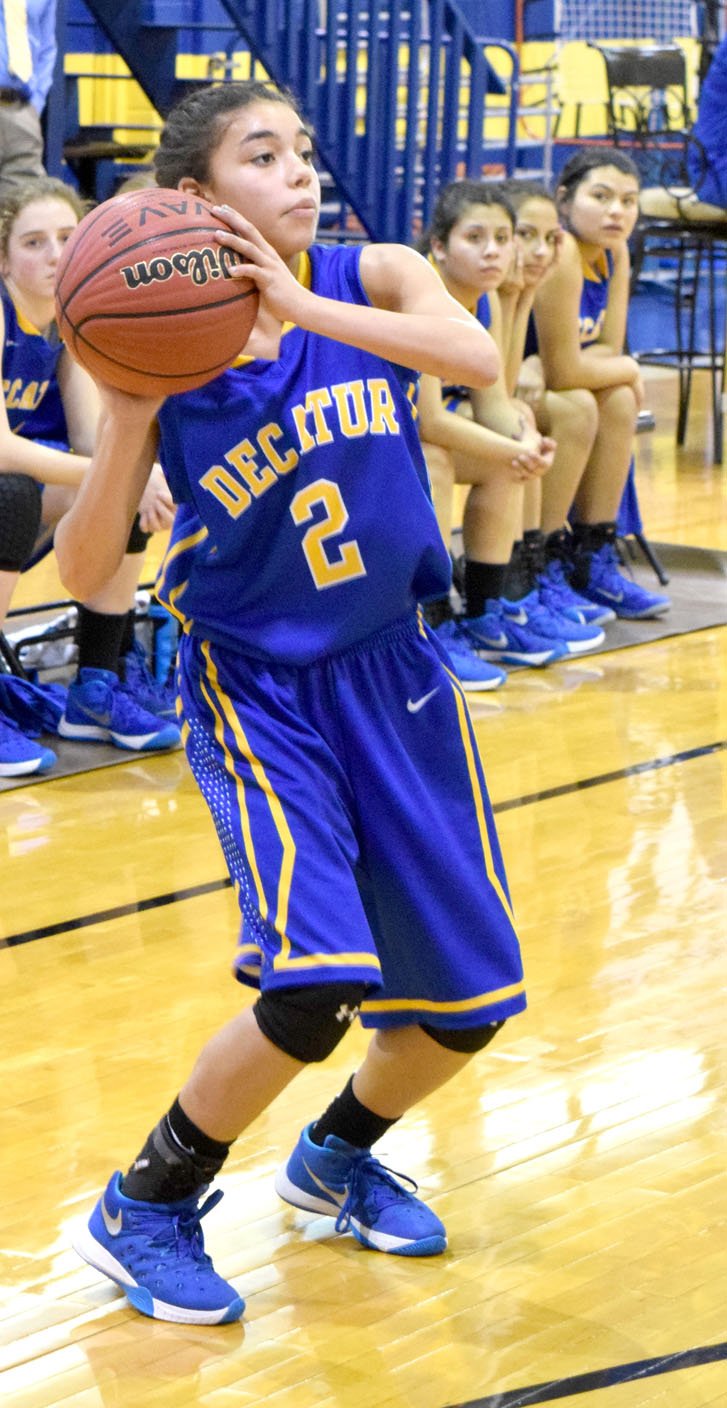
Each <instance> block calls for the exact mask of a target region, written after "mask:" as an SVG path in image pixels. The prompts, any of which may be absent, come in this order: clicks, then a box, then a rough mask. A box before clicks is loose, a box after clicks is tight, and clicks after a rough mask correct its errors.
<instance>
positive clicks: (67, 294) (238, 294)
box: [56, 189, 258, 396]
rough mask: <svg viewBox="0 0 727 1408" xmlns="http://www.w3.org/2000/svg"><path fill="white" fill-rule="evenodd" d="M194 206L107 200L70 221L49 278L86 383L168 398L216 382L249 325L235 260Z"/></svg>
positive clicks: (252, 308)
mask: <svg viewBox="0 0 727 1408" xmlns="http://www.w3.org/2000/svg"><path fill="white" fill-rule="evenodd" d="M226 228H227V227H226V226H225V224H224V222H223V221H222V220H219V219H218V217H217V216H216V215H213V213H212V207H211V206H210V205H209V204H208V202H207V201H205V200H202V199H201V198H200V197H199V196H192V195H187V194H185V193H184V192H183V191H173V190H155V189H146V190H141V191H130V192H129V193H128V194H127V195H122V196H114V197H112V199H111V200H107V201H105V202H104V203H103V205H100V206H98V207H97V208H96V209H95V210H92V211H91V212H90V214H88V215H86V216H85V217H84V218H83V220H81V221H80V223H79V225H78V226H77V228H76V229H75V230H74V232H73V234H72V236H71V238H70V239H69V241H68V243H67V244H66V246H65V248H64V250H63V254H62V256H61V259H60V261H59V265H58V273H57V277H56V317H57V320H58V329H59V332H60V335H61V337H62V338H63V341H64V342H65V344H66V346H67V347H68V350H69V352H70V353H71V355H72V356H73V357H75V358H76V360H77V361H78V362H80V363H81V366H83V367H85V368H86V370H87V371H89V372H90V373H91V375H92V376H98V377H99V378H101V379H102V380H103V381H107V382H109V383H110V384H111V385H112V386H117V387H119V388H120V389H121V390H122V391H133V392H136V393H138V394H140V395H146V396H157V395H163V396H167V395H173V394H174V393H175V392H177V391H191V390H192V389H193V387H195V386H203V385H204V383H205V382H206V381H210V380H211V379H212V377H215V376H217V375H219V373H220V372H222V371H224V369H225V368H226V367H228V366H229V365H230V363H231V362H233V361H234V359H235V357H236V356H237V355H238V353H239V352H241V351H242V349H243V347H244V346H245V343H246V341H247V339H248V337H249V335H250V332H251V330H252V327H253V324H254V322H255V318H256V315H257V306H258V295H257V289H256V288H255V285H254V284H253V283H252V282H251V281H250V280H249V279H235V278H233V277H232V275H231V270H232V269H233V268H234V266H235V265H236V264H239V263H241V262H242V261H241V259H240V256H239V255H238V254H237V253H236V252H235V251H234V250H231V249H227V248H226V247H225V246H224V245H221V244H218V243H217V241H216V240H215V238H214V232H215V230H219V229H226Z"/></svg>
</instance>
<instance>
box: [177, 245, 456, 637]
mask: <svg viewBox="0 0 727 1408" xmlns="http://www.w3.org/2000/svg"><path fill="white" fill-rule="evenodd" d="M360 256H361V250H360V248H348V247H338V248H323V247H320V246H314V247H313V248H312V249H311V250H310V251H309V254H308V255H304V256H302V258H301V266H302V267H301V274H300V277H301V280H302V282H304V283H305V284H306V285H307V286H308V287H311V288H312V289H313V291H314V292H315V293H318V294H321V295H322V296H324V297H330V298H335V299H338V300H341V301H344V302H350V303H358V304H367V303H368V299H367V297H366V294H365V291H364V289H363V286H362V283H361V279H360V275H359V260H360ZM416 392H417V375H416V373H414V372H412V371H410V370H408V369H406V368H404V367H399V366H395V365H393V364H392V363H390V362H388V361H385V360H384V359H382V358H380V357H377V356H374V355H372V354H371V353H368V352H362V351H360V350H359V349H357V348H355V347H348V346H344V345H343V344H342V343H339V342H335V341H333V340H331V339H329V338H326V337H322V336H320V335H319V334H316V333H311V332H307V331H306V330H304V329H303V328H299V327H297V326H294V325H286V326H285V327H284V329H283V334H282V337H281V342H280V353H279V357H278V359H277V360H275V361H267V360H264V359H261V358H256V359H252V358H246V357H244V356H242V357H240V358H239V359H238V362H237V363H236V364H235V365H234V366H233V367H232V368H230V369H229V370H228V371H226V372H224V373H223V374H222V375H221V376H219V377H216V378H215V380H214V381H211V382H209V383H208V384H207V385H206V386H203V387H201V388H200V389H199V390H196V391H190V392H185V393H183V394H181V395H178V396H172V397H170V398H169V399H168V400H167V401H166V402H165V404H164V406H163V408H162V411H161V414H160V417H159V420H160V428H161V446H160V459H161V462H162V465H163V467H164V470H165V473H166V475H167V478H168V481H169V485H170V488H171V491H172V494H173V496H174V499H175V501H176V503H177V504H178V505H179V509H178V512H177V516H176V520H175V525H174V528H173V531H172V535H171V539H170V546H169V550H168V552H167V555H166V559H165V562H164V564H163V566H162V571H161V574H160V579H159V583H158V593H159V596H160V598H161V599H162V601H163V602H164V603H165V604H166V605H167V606H168V607H169V608H170V609H171V610H172V611H173V612H174V613H175V614H176V615H177V616H178V617H179V618H180V620H182V622H183V623H184V627H185V629H186V631H187V632H188V633H192V634H194V635H196V636H198V637H200V638H202V639H205V640H210V641H212V642H213V643H216V644H218V645H226V646H230V647H232V648H233V649H237V650H240V651H243V652H244V653H246V654H247V655H254V656H255V655H256V656H258V657H260V658H263V659H276V660H279V661H283V662H286V663H288V664H292V665H305V664H308V663H309V662H311V661H313V660H315V659H318V658H320V657H321V656H322V655H329V654H331V653H334V652H336V651H339V650H341V649H344V648H346V647H348V646H350V645H352V644H354V643H356V642H357V641H359V640H362V639H364V638H366V637H368V636H370V635H371V634H373V633H374V632H376V631H378V630H381V629H382V628H384V627H386V626H388V625H389V624H391V623H392V622H393V621H396V620H399V619H401V618H403V617H405V616H410V615H411V614H412V613H413V612H414V610H415V607H416V603H417V602H418V601H422V600H426V599H427V598H429V597H438V596H442V595H444V594H446V592H447V591H448V590H449V583H450V561H449V555H448V553H447V552H446V549H445V547H444V544H443V543H442V539H441V536H440V533H439V529H438V527H437V521H436V518H435V515H434V510H433V507H432V503H431V497H430V493H429V483H428V478H427V472H426V467H425V464H424V459H423V456H422V453H421V448H420V445H419V438H418V435H417V429H416V424H415V418H416Z"/></svg>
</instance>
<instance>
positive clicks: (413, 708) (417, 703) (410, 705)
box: [306, 685, 439, 1168]
mask: <svg viewBox="0 0 727 1408" xmlns="http://www.w3.org/2000/svg"><path fill="white" fill-rule="evenodd" d="M435 694H439V685H437V688H436V689H430V691H429V693H428V694H423V695H422V697H421V699H407V701H406V707H407V710H408V711H409V713H410V714H418V713H419V710H420V709H423V708H424V705H425V704H428V703H429V700H430V699H433V698H434V696H435ZM307 1167H308V1165H307V1164H306V1168H307Z"/></svg>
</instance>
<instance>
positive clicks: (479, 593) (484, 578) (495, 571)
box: [464, 557, 507, 616]
mask: <svg viewBox="0 0 727 1408" xmlns="http://www.w3.org/2000/svg"><path fill="white" fill-rule="evenodd" d="M506 572H507V563H506V562H474V561H473V560H472V558H470V557H468V558H467V559H466V560H465V564H464V594H465V597H466V600H467V615H468V616H481V615H482V613H483V611H484V609H485V602H487V601H497V599H498V597H501V596H502V595H503V592H504V589H505V574H506Z"/></svg>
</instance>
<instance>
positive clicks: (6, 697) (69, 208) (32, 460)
mask: <svg viewBox="0 0 727 1408" xmlns="http://www.w3.org/2000/svg"><path fill="white" fill-rule="evenodd" d="M82 213H83V207H82V204H81V202H80V200H79V198H78V195H77V194H76V192H75V191H74V190H73V188H72V187H70V186H67V185H64V183H63V182H61V181H57V180H54V179H53V178H51V177H42V178H39V179H38V180H37V181H32V182H30V183H28V184H27V185H25V186H20V187H18V188H17V189H15V190H13V191H12V192H10V193H8V195H7V196H6V197H5V200H4V203H3V207H2V211H1V212H0V265H1V272H2V283H1V284H0V345H1V346H2V376H3V392H4V395H3V397H2V399H1V400H0V628H2V625H3V623H4V621H5V617H6V614H7V611H8V609H9V607H10V603H11V599H12V595H13V591H14V589H15V586H16V583H17V580H18V576H19V574H20V572H21V571H22V570H23V569H24V568H26V567H27V565H28V564H29V562H30V561H31V560H32V559H33V556H34V554H36V553H37V552H38V550H39V546H40V545H42V544H43V542H44V541H46V542H47V541H48V540H49V539H50V537H52V531H53V527H54V525H55V523H56V522H57V521H58V519H59V518H60V516H61V515H62V514H63V513H64V512H65V510H66V509H67V508H68V506H69V504H70V502H71V501H72V499H73V496H74V494H75V492H76V489H77V487H78V485H79V483H80V481H81V479H82V477H83V474H84V472H85V470H86V469H87V468H88V465H89V463H90V454H91V450H92V446H93V437H94V431H95V426H96V420H97V416H98V396H97V392H96V388H95V386H94V384H93V382H92V380H91V378H90V377H89V376H88V375H87V373H86V372H84V371H83V370H82V368H81V367H79V366H78V365H77V364H76V363H75V362H73V361H72V360H71V358H70V357H69V356H68V354H67V352H66V351H65V349H64V347H63V344H62V343H61V342H60V340H59V337H58V333H57V330H56V326H55V322H54V305H53V291H54V282H55V274H56V269H57V266H58V260H59V258H60V255H61V252H62V250H63V247H64V245H65V243H66V241H67V240H68V239H69V238H70V235H71V234H72V232H73V230H74V228H75V226H76V224H77V223H78V219H79V215H81V214H82ZM170 509H171V500H170V498H169V493H168V490H167V487H166V484H165V482H164V478H163V476H162V474H161V470H160V469H159V468H158V466H157V468H156V469H155V471H154V475H153V476H152V480H151V483H150V485H149V486H148V487H147V489H146V491H145V498H144V500H143V503H142V506H141V515H142V519H143V522H144V526H145V528H147V529H154V528H163V527H165V526H168V525H169V523H170V522H171V513H170ZM147 536H148V534H147V533H146V532H145V531H142V528H141V527H140V526H139V523H138V522H137V523H136V524H135V526H134V529H133V530H132V534H131V535H130V539H129V551H128V552H127V554H126V556H125V557H124V558H123V560H122V561H121V562H120V564H119V565H118V567H117V568H116V569H115V571H114V573H113V575H111V576H110V577H109V579H108V580H106V581H104V582H102V583H100V584H99V585H98V587H97V588H96V589H95V590H94V593H93V594H92V595H91V596H88V597H85V598H84V599H83V600H82V601H81V602H79V604H78V607H79V628H78V636H79V674H78V677H77V680H76V681H74V683H73V684H72V685H71V688H70V690H69V693H68V698H67V700H66V705H65V711H64V714H63V717H62V718H60V720H59V719H58V717H57V716H53V715H52V709H51V701H50V700H45V699H44V698H43V691H42V689H38V690H37V691H36V690H34V689H32V688H31V687H30V686H27V685H26V684H25V682H23V681H18V680H17V679H16V678H15V676H1V677H0V777H15V776H22V775H26V774H32V773H36V772H44V771H46V770H47V769H48V768H49V767H51V766H52V765H53V763H54V762H55V754H54V753H53V751H52V750H51V749H50V748H45V747H44V746H43V745H42V744H41V743H39V742H38V741H37V738H36V737H30V736H28V733H27V732H26V731H25V730H26V729H27V728H28V727H29V724H30V723H31V722H36V719H35V713H34V711H35V710H37V711H39V720H38V721H39V722H40V724H41V726H43V724H46V725H47V724H48V723H52V724H53V725H55V726H58V728H59V731H60V732H62V733H67V734H68V735H69V736H72V737H76V738H79V739H96V738H99V737H101V736H103V737H104V738H108V737H109V736H110V735H111V736H112V741H114V742H117V743H118V744H119V746H122V747H127V748H134V749H136V748H142V747H144V746H147V747H148V746H152V744H154V745H156V746H160V745H161V746H164V745H165V744H166V745H168V744H171V743H178V742H179V732H178V729H177V728H176V726H175V725H174V724H169V723H167V722H162V721H160V719H159V718H157V717H156V715H154V714H152V713H149V712H147V710H146V709H143V708H141V707H139V705H138V703H137V702H136V701H135V700H133V699H132V698H131V696H130V695H129V694H128V692H126V691H125V690H123V689H122V688H121V682H120V679H119V676H118V667H119V659H120V654H121V653H122V647H123V637H124V632H127V633H129V634H130V632H131V617H132V614H133V602H134V592H135V588H136V585H137V582H138V579H139V573H140V569H141V565H142V562H143V550H144V547H145V546H146V541H147ZM128 649H129V650H131V649H132V642H131V640H130V641H129V645H128ZM89 699H91V700H92V702H95V704H96V705H98V706H100V707H101V709H102V711H103V714H104V717H103V718H101V717H98V716H96V715H97V714H98V712H99V710H98V709H97V710H96V714H94V715H90V714H89V711H88V708H86V709H85V710H82V709H81V705H82V704H83V702H84V700H85V702H86V704H87V705H88V703H89ZM109 701H111V704H110V707H109ZM58 712H60V711H58ZM46 715H48V717H47V718H46ZM33 732H34V733H35V732H37V728H36V729H34V730H33Z"/></svg>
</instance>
